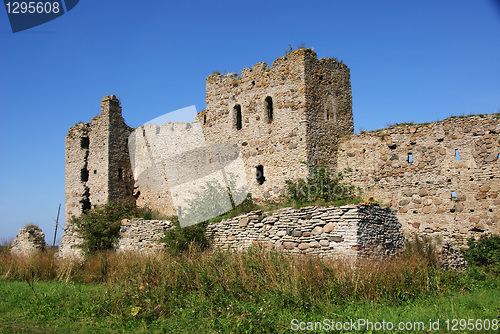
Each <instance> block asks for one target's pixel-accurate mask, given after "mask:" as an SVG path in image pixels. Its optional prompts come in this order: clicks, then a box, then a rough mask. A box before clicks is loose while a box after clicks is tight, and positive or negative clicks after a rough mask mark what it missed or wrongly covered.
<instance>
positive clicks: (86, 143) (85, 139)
mask: <svg viewBox="0 0 500 334" xmlns="http://www.w3.org/2000/svg"><path fill="white" fill-rule="evenodd" d="M89 146H90V140H89V137H82V138H80V147H81V148H83V149H88V148H89Z"/></svg>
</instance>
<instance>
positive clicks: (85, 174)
mask: <svg viewBox="0 0 500 334" xmlns="http://www.w3.org/2000/svg"><path fill="white" fill-rule="evenodd" d="M88 180H89V170H88V169H87V168H83V169H82V170H81V171H80V181H82V182H87V181H88Z"/></svg>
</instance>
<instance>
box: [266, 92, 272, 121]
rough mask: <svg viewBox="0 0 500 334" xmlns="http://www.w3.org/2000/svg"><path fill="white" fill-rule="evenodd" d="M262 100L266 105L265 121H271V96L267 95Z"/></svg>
mask: <svg viewBox="0 0 500 334" xmlns="http://www.w3.org/2000/svg"><path fill="white" fill-rule="evenodd" d="M264 102H265V103H264V104H265V106H266V114H267V123H271V122H272V121H273V98H272V97H270V96H268V97H266V99H265V100H264Z"/></svg>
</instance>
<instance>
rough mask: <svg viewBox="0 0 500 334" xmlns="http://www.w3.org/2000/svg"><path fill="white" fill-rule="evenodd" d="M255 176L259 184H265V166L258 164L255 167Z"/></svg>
mask: <svg viewBox="0 0 500 334" xmlns="http://www.w3.org/2000/svg"><path fill="white" fill-rule="evenodd" d="M255 177H256V180H257V183H258V184H263V183H264V181H265V180H266V178H265V177H264V166H262V165H258V166H257V167H255Z"/></svg>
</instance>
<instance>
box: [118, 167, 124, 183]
mask: <svg viewBox="0 0 500 334" xmlns="http://www.w3.org/2000/svg"><path fill="white" fill-rule="evenodd" d="M118 179H119V180H123V169H121V168H119V169H118Z"/></svg>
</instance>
